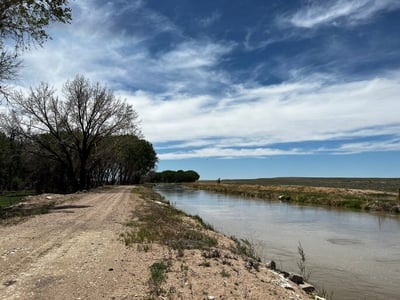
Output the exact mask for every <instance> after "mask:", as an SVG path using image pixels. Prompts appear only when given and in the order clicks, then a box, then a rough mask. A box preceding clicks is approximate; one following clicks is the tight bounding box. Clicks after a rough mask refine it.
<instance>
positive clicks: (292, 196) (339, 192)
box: [187, 179, 400, 213]
mask: <svg viewBox="0 0 400 300" xmlns="http://www.w3.org/2000/svg"><path fill="white" fill-rule="evenodd" d="M282 182H285V181H284V180H283V179H282V180H281V181H280V184H276V183H275V184H274V185H270V184H268V183H267V184H265V185H262V184H259V183H260V180H258V181H257V180H254V181H251V180H246V181H227V182H225V181H224V182H223V183H218V182H217V183H215V182H211V181H203V182H196V183H191V184H187V186H189V187H191V188H195V189H202V190H208V191H214V192H218V193H225V194H232V195H240V196H243V197H251V198H259V199H266V200H281V201H285V202H288V203H294V204H302V205H303V204H304V205H321V206H330V207H337V208H347V209H356V210H365V211H383V212H390V213H399V212H400V201H399V198H398V194H397V193H396V192H393V191H387V190H385V191H377V190H370V189H349V188H338V187H322V186H317V187H315V186H304V185H303V186H301V185H293V181H291V183H292V185H284V184H283V183H282ZM312 182H313V181H312V180H310V181H309V185H312ZM244 183H246V184H244ZM251 183H253V184H251ZM303 183H304V182H303ZM319 184H321V183H319Z"/></svg>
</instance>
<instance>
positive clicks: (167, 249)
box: [120, 186, 311, 300]
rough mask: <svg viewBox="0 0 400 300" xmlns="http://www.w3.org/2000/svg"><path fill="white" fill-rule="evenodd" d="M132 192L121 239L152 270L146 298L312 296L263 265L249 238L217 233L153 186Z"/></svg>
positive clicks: (149, 270)
mask: <svg viewBox="0 0 400 300" xmlns="http://www.w3.org/2000/svg"><path fill="white" fill-rule="evenodd" d="M132 193H133V198H134V199H136V200H135V202H134V203H135V204H134V205H135V206H134V209H133V210H132V213H131V216H130V218H129V221H128V222H127V223H126V224H125V225H126V226H127V227H126V230H125V231H124V232H123V233H121V234H120V238H121V241H122V242H123V243H125V245H126V246H128V249H130V251H135V252H136V256H139V257H141V260H142V266H144V267H145V268H146V269H147V272H142V274H143V275H145V276H146V277H145V278H147V279H145V282H146V283H147V285H148V290H147V291H148V294H147V298H146V297H145V298H144V299H148V300H155V299H170V300H173V299H260V300H261V299H263V300H273V299H299V300H300V299H311V297H310V296H309V295H307V294H306V292H305V291H303V290H302V287H301V286H300V285H297V284H295V283H294V282H292V281H290V280H289V279H288V278H285V277H284V276H283V275H282V274H280V273H278V272H274V271H271V270H270V269H269V268H271V266H272V264H271V266H269V265H267V264H265V263H262V262H261V260H260V259H258V258H257V256H256V253H255V251H254V248H253V247H252V245H251V243H249V242H248V241H246V240H240V239H235V238H228V237H227V236H225V235H223V234H221V233H218V232H215V231H214V230H213V229H212V227H211V226H210V225H208V224H206V223H204V221H203V220H202V219H201V218H200V217H199V216H190V215H187V214H186V213H184V212H182V211H180V210H178V209H176V208H175V207H173V205H170V203H168V201H166V200H165V199H164V198H163V197H162V196H161V195H160V194H158V193H156V192H154V191H153V190H152V189H151V188H147V187H145V186H139V187H135V188H134V189H133V191H132ZM138 196H139V197H138ZM145 273H147V274H145ZM141 280H143V278H141ZM250 287H251V288H250Z"/></svg>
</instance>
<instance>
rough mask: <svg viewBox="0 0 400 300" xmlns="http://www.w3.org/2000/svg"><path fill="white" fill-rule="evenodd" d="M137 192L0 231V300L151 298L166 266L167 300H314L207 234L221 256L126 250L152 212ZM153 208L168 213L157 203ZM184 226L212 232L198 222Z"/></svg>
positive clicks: (119, 191) (95, 199)
mask: <svg viewBox="0 0 400 300" xmlns="http://www.w3.org/2000/svg"><path fill="white" fill-rule="evenodd" d="M132 188H134V187H116V188H113V189H107V190H99V191H94V192H90V193H86V194H76V195H73V196H72V197H70V196H68V197H69V198H71V199H70V200H67V201H65V200H62V201H63V202H62V203H61V204H59V205H56V206H55V207H54V208H53V209H51V210H50V213H48V214H44V215H38V216H35V217H32V218H30V219H28V220H26V221H24V222H22V223H19V224H17V225H9V226H0V300H5V299H142V300H144V299H151V297H150V296H151V295H152V293H153V295H154V291H155V289H154V286H151V285H150V284H149V278H150V277H149V276H150V272H149V270H150V267H151V266H152V265H153V264H154V263H155V262H161V261H162V262H167V263H168V265H169V268H168V275H167V276H166V277H165V282H163V291H165V292H163V294H166V295H167V297H164V298H162V297H161V298H162V299H173V300H175V299H179V300H188V299H196V300H198V299H221V300H222V299H225V300H226V299H260V300H261V299H262V300H265V299H310V298H309V297H308V296H307V295H306V294H305V293H304V292H303V291H301V290H300V288H299V287H298V286H297V285H295V284H293V283H289V282H288V281H287V279H284V278H283V276H282V275H279V274H277V273H273V272H272V271H270V270H268V269H267V268H266V267H265V266H263V267H260V271H257V272H256V271H254V270H253V269H252V268H251V267H250V268H249V267H248V263H249V262H248V261H247V258H246V257H242V256H240V255H237V254H235V253H233V252H232V249H234V246H235V243H234V242H233V241H232V240H231V239H229V238H227V237H225V236H224V235H222V234H220V233H217V232H214V231H208V234H211V235H212V236H213V237H214V238H216V239H217V240H218V248H217V249H214V250H213V251H214V252H213V251H211V252H210V253H215V251H217V253H218V256H205V255H204V252H203V251H202V250H201V249H191V250H185V251H184V252H182V253H180V252H179V251H177V250H172V249H171V248H170V247H167V246H165V245H164V246H163V245H161V244H157V243H152V244H151V245H147V247H148V249H147V250H144V249H145V248H144V246H143V245H140V244H133V245H131V247H127V246H126V245H125V244H124V243H123V242H122V238H121V237H120V234H122V233H125V232H128V231H129V229H128V227H126V226H125V225H124V223H125V222H126V221H128V220H137V219H138V218H140V217H141V211H142V213H143V212H144V213H145V214H147V213H151V212H152V210H151V209H150V211H146V209H144V208H145V207H147V209H148V207H151V206H149V204H148V203H149V202H148V201H147V200H144V199H142V198H141V197H139V196H138V195H139V194H137V193H135V194H133V193H131V191H132ZM68 197H67V198H68ZM42 198H48V197H46V196H42ZM146 201H147V202H146ZM146 203H147V204H146ZM152 205H161V207H163V208H165V209H167V208H166V206H165V204H162V203H157V201H155V202H153V204H152ZM143 209H144V210H143ZM180 216H182V215H180ZM142 217H143V215H142ZM182 218H184V217H182ZM181 220H182V221H183V219H181ZM183 222H189V223H190V224H192V226H193V230H194V228H197V229H196V230H200V231H202V230H205V229H199V228H201V226H200V227H199V224H197V223H196V221H194V220H193V219H190V218H187V217H186V219H185V221H183ZM195 224H197V225H195ZM168 228H169V227H168ZM131 229H132V228H131ZM191 232H193V231H191ZM194 236H195V237H196V236H198V235H194ZM206 252H207V251H206ZM157 291H158V290H157ZM211 295H213V296H211ZM158 298H159V297H158V296H157V299H158ZM161 298H160V299H161Z"/></svg>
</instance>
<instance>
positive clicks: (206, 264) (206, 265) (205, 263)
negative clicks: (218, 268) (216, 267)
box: [199, 260, 211, 268]
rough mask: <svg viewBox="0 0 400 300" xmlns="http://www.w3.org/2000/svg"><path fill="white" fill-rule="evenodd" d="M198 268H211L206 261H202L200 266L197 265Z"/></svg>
mask: <svg viewBox="0 0 400 300" xmlns="http://www.w3.org/2000/svg"><path fill="white" fill-rule="evenodd" d="M199 266H201V267H207V268H208V267H210V266H211V264H210V262H209V261H206V260H204V261H202V262H201V263H200V264H199Z"/></svg>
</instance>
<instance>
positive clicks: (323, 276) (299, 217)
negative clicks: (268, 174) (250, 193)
mask: <svg viewBox="0 0 400 300" xmlns="http://www.w3.org/2000/svg"><path fill="white" fill-rule="evenodd" d="M156 190H157V191H158V192H160V193H161V194H162V195H163V196H165V197H166V198H167V199H168V200H169V201H171V203H173V204H174V205H175V206H176V207H177V208H179V209H182V210H184V211H185V212H187V213H189V214H194V215H196V214H197V215H200V216H201V217H202V218H203V219H204V220H205V221H206V222H208V223H211V224H212V225H213V226H214V227H215V228H216V230H218V231H221V232H223V233H224V234H226V235H228V236H229V235H234V236H237V237H239V238H247V239H248V240H250V241H251V242H252V243H253V244H254V245H255V247H256V248H257V250H258V253H260V254H261V256H262V257H263V258H264V259H265V260H271V259H272V260H275V261H276V262H277V265H278V266H279V267H282V268H283V269H286V270H288V271H295V272H296V271H298V266H297V262H298V260H299V254H298V251H297V248H298V244H299V242H301V244H302V246H303V248H304V251H305V254H306V257H307V267H308V269H309V270H310V271H311V276H310V280H311V281H312V282H313V283H315V284H316V285H317V287H318V288H319V289H325V290H327V291H328V292H333V293H334V299H360V297H361V298H362V299H396V297H397V295H398V294H399V293H400V288H399V286H398V284H397V282H398V280H399V278H400V270H399V268H397V266H398V265H399V263H400V258H399V255H398V254H399V253H400V245H399V244H398V240H399V238H400V235H399V232H400V221H399V218H398V217H391V216H381V215H375V214H365V213H361V212H352V211H343V210H329V209H325V208H321V207H309V206H299V205H290V204H288V203H286V202H279V201H265V200H258V199H248V198H246V199H244V198H242V197H237V196H232V195H226V194H216V193H211V192H207V191H201V190H193V189H188V188H186V187H183V186H158V187H157V188H156Z"/></svg>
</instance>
